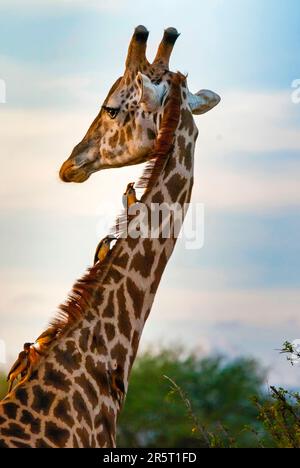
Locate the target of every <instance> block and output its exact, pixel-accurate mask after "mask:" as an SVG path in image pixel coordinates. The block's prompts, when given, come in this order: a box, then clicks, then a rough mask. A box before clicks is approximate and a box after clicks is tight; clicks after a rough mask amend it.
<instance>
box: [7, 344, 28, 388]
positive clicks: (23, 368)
mask: <svg viewBox="0 0 300 468" xmlns="http://www.w3.org/2000/svg"><path fill="white" fill-rule="evenodd" d="M32 344H33V343H25V344H24V346H23V351H21V352H20V354H19V356H18V359H17V360H16V362H15V363H14V365H13V366H12V368H11V370H10V371H9V374H8V376H7V382H9V386H8V393H10V392H11V390H12V387H13V384H14V381H15V380H16V379H17V378H18V377H19V376H21V378H23V377H24V376H25V375H26V372H27V369H28V367H29V352H30V348H31V346H32Z"/></svg>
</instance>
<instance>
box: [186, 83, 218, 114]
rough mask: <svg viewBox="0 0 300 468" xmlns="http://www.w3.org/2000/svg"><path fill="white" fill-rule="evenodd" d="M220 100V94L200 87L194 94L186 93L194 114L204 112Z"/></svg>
mask: <svg viewBox="0 0 300 468" xmlns="http://www.w3.org/2000/svg"><path fill="white" fill-rule="evenodd" d="M220 101H221V98H220V96H218V94H216V93H214V92H213V91H209V90H208V89H201V91H198V93H196V94H193V93H191V92H189V93H188V103H189V106H190V108H191V111H192V113H193V114H195V115H200V114H205V113H206V112H208V111H210V110H211V109H213V108H214V107H215V106H216V105H217V104H219V102H220Z"/></svg>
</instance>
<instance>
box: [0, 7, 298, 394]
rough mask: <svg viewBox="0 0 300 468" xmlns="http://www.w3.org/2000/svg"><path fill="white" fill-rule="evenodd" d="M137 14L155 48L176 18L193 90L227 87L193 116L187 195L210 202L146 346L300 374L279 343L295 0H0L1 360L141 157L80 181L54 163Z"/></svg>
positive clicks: (97, 229) (95, 236) (41, 310)
mask: <svg viewBox="0 0 300 468" xmlns="http://www.w3.org/2000/svg"><path fill="white" fill-rule="evenodd" d="M138 24H144V25H146V26H147V27H148V29H149V30H150V36H149V41H148V49H147V53H148V57H149V58H150V59H151V58H153V57H154V55H155V52H156V48H157V46H158V43H159V41H160V39H161V36H162V33H163V30H164V29H165V28H166V27H168V26H174V27H176V28H177V29H178V30H179V31H180V32H181V36H180V38H179V39H178V41H177V43H176V46H175V48H174V51H173V54H172V59H171V68H172V69H173V70H175V71H176V70H180V71H181V72H183V73H188V82H189V87H190V89H191V90H192V91H197V90H199V89H201V88H208V89H212V90H213V91H215V92H217V93H218V94H220V95H221V97H222V102H221V104H220V105H219V106H218V107H217V108H216V109H214V110H213V111H212V112H210V113H208V114H206V115H203V116H198V117H196V123H197V126H198V128H199V138H198V143H197V148H196V152H195V185H194V192H193V198H192V201H193V203H194V204H196V203H202V204H203V205H204V207H205V242H204V245H203V247H202V248H201V249H200V250H197V251H189V250H186V248H185V244H184V242H183V241H180V240H179V241H178V245H177V247H176V251H175V253H174V255H173V257H172V259H171V261H170V263H169V265H168V267H167V270H166V272H165V274H164V277H163V280H162V283H161V285H160V288H159V292H158V294H157V296H156V299H155V303H154V307H153V310H152V313H151V315H150V318H149V320H148V322H147V324H146V327H145V330H144V335H143V338H142V343H141V349H145V348H147V347H149V346H152V347H154V348H155V347H157V346H158V345H159V344H164V345H166V346H175V344H177V343H181V344H182V345H183V346H186V347H190V348H195V349H197V350H198V351H199V353H201V352H202V353H204V354H205V353H224V354H226V355H227V356H229V357H232V358H234V357H236V356H240V355H243V356H253V357H256V358H259V359H260V360H261V361H262V363H263V365H264V366H265V367H266V368H267V369H268V381H267V383H268V384H280V385H283V386H296V387H299V372H300V369H299V367H297V366H296V367H291V366H290V365H289V364H288V363H287V362H286V360H285V357H283V356H280V355H279V353H278V351H277V350H278V349H279V348H280V347H281V345H282V343H283V342H284V341H286V340H290V341H292V340H294V339H300V315H299V308H300V289H299V286H300V244H299V234H300V218H299V214H300V190H299V177H300V158H299V150H300V103H299V99H296V98H295V93H296V90H295V88H293V86H292V84H293V82H294V81H295V80H297V79H300V54H299V44H300V28H299V24H300V5H299V2H298V0H286V1H285V2H282V1H281V0H264V1H263V2H262V1H261V0H251V1H250V0H210V1H207V0H205V1H204V0H198V1H197V2H195V1H194V0H184V1H183V0H177V1H176V0H164V1H162V0H159V1H158V0H152V1H151V2H141V1H135V0H114V1H112V2H107V1H102V0H98V1H96V0H85V1H83V0H65V1H63V0H51V1H50V0H44V1H43V2H40V1H37V0H0V83H2V89H3V84H5V87H6V102H5V103H0V158H1V171H0V194H1V197H0V212H1V230H0V277H1V282H0V284H1V295H0V343H1V340H2V342H4V343H5V346H6V359H7V363H6V366H9V365H10V364H11V362H12V360H13V359H14V358H15V356H16V354H17V352H18V351H19V350H20V348H21V347H22V345H23V343H24V342H25V341H31V340H34V339H35V338H36V337H37V336H38V335H39V334H40V332H41V331H42V330H43V329H44V327H45V326H46V325H47V323H48V321H49V319H50V318H51V317H52V316H53V314H54V313H55V311H56V309H57V305H58V304H60V303H61V302H63V301H64V300H65V298H66V297H67V293H68V291H69V290H70V288H71V286H72V284H73V282H74V280H75V279H76V278H78V277H80V276H82V274H83V273H84V271H85V269H86V267H87V266H88V265H90V264H91V261H92V258H93V253H94V249H95V246H96V245H97V242H98V240H99V238H101V237H102V235H104V234H106V231H107V227H108V219H107V215H108V214H109V215H110V216H112V218H114V215H115V214H116V213H117V212H118V211H119V208H120V205H121V200H120V194H121V193H122V192H123V189H124V187H125V186H126V185H127V183H128V180H129V179H130V180H132V179H133V178H134V177H135V178H137V177H138V175H139V174H140V173H141V171H142V167H141V166H136V167H131V168H125V169H117V170H110V171H103V172H101V173H97V174H95V175H94V176H92V177H91V178H90V179H89V180H88V181H87V182H86V183H85V184H82V185H75V184H64V183H62V182H60V181H59V178H58V170H59V168H60V165H61V163H62V162H63V161H64V160H65V159H66V158H67V157H68V156H69V154H70V153H71V150H72V148H73V147H74V146H75V144H77V143H78V142H79V141H80V140H81V138H82V137H83V135H84V134H85V132H86V130H87V128H88V127H89V125H90V123H91V122H92V120H93V118H94V117H95V115H96V114H97V113H98V110H99V108H100V106H101V102H102V101H103V100H104V98H105V96H106V94H107V92H108V90H109V88H110V86H111V85H112V83H113V82H114V81H115V79H116V78H118V77H119V76H120V75H121V74H122V73H123V70H124V61H125V57H126V52H127V47H128V42H129V39H130V37H131V34H132V31H133V28H134V27H135V26H136V25H138ZM0 92H1V86H0ZM0 101H1V96H0ZM116 187H117V188H118V189H117V190H116ZM1 349H2V347H1V346H0V360H1ZM2 365H4V364H2ZM4 366H5V365H4Z"/></svg>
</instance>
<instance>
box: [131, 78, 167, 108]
mask: <svg viewBox="0 0 300 468" xmlns="http://www.w3.org/2000/svg"><path fill="white" fill-rule="evenodd" d="M136 82H137V85H138V88H139V92H140V101H139V102H140V104H141V105H142V107H143V108H144V110H145V111H147V112H155V111H156V110H157V109H158V108H159V107H160V106H161V102H162V99H163V97H164V95H165V93H166V86H165V85H164V84H159V85H155V84H153V83H152V81H151V80H150V78H148V76H146V75H144V74H143V73H140V72H139V73H138V74H137V77H136Z"/></svg>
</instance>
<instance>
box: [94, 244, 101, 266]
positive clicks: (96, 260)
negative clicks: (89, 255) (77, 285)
mask: <svg viewBox="0 0 300 468" xmlns="http://www.w3.org/2000/svg"><path fill="white" fill-rule="evenodd" d="M101 245H102V241H100V242H99V244H98V245H97V248H96V252H95V256H94V265H95V264H96V263H97V262H98V260H99V258H98V253H99V250H100V248H101Z"/></svg>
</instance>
